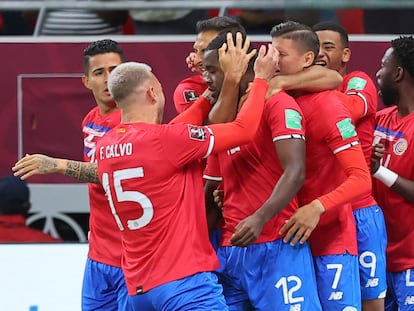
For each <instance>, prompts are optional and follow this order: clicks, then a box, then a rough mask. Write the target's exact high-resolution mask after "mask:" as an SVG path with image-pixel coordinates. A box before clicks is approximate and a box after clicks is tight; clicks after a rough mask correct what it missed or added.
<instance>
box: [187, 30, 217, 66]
mask: <svg viewBox="0 0 414 311" xmlns="http://www.w3.org/2000/svg"><path fill="white" fill-rule="evenodd" d="M217 35H218V32H217V31H205V32H200V33H199V34H197V37H196V40H195V42H194V44H193V48H194V52H195V53H196V57H195V60H194V64H195V67H196V68H197V70H198V71H199V72H203V57H204V50H205V49H206V47H207V45H209V43H210V42H211V41H212V40H213V39H214V38H215V37H217Z"/></svg>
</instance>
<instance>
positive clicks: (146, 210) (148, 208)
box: [102, 167, 154, 231]
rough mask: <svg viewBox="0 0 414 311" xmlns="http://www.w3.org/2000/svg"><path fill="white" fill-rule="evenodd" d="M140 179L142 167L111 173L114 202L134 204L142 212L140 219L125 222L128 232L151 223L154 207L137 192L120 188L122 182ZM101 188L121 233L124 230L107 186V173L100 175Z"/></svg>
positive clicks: (145, 197) (142, 172)
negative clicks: (138, 206)
mask: <svg viewBox="0 0 414 311" xmlns="http://www.w3.org/2000/svg"><path fill="white" fill-rule="evenodd" d="M140 177H144V169H143V168H142V167H136V168H127V169H122V170H117V171H114V172H113V180H114V189H115V195H116V200H117V201H118V202H135V203H137V204H138V205H140V206H141V208H142V211H143V213H142V216H141V217H139V218H136V219H129V220H127V227H128V229H130V230H137V229H140V228H143V227H145V226H146V225H148V224H149V223H150V222H151V220H152V218H153V216H154V207H153V205H152V202H151V200H150V199H149V198H148V197H147V196H146V195H145V194H143V193H142V192H139V191H125V190H124V189H123V188H122V181H123V180H128V179H132V178H140ZM102 186H103V188H104V190H105V192H106V195H107V198H108V201H109V206H110V208H111V212H112V215H113V216H114V218H115V221H116V223H117V224H118V227H119V229H120V230H121V231H124V230H125V228H124V226H123V224H122V222H121V219H120V217H119V215H118V213H117V211H116V208H115V204H114V200H113V197H112V193H111V187H110V186H109V174H108V173H103V174H102Z"/></svg>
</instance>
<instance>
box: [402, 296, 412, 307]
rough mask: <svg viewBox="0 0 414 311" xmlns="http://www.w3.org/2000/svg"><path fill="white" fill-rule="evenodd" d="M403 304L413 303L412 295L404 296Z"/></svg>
mask: <svg viewBox="0 0 414 311" xmlns="http://www.w3.org/2000/svg"><path fill="white" fill-rule="evenodd" d="M404 304H405V305H414V296H407V297H406V298H405V302H404Z"/></svg>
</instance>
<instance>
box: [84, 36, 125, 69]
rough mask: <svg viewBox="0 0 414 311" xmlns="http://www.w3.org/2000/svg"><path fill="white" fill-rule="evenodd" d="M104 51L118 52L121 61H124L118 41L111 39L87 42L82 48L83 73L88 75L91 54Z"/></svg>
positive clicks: (103, 52)
mask: <svg viewBox="0 0 414 311" xmlns="http://www.w3.org/2000/svg"><path fill="white" fill-rule="evenodd" d="M105 53H116V54H119V56H120V57H121V60H122V62H125V55H124V51H123V50H122V49H121V47H120V46H119V45H118V42H116V41H114V40H111V39H103V40H97V41H94V42H92V43H91V44H89V45H88V46H87V47H86V48H85V49H84V50H83V71H84V73H85V75H88V72H89V58H91V56H95V55H99V54H105Z"/></svg>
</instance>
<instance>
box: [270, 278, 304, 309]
mask: <svg viewBox="0 0 414 311" xmlns="http://www.w3.org/2000/svg"><path fill="white" fill-rule="evenodd" d="M289 282H295V285H293V286H291V287H290V288H289V289H288V283H289ZM275 287H276V288H280V287H282V292H283V302H284V304H285V305H287V304H295V303H299V302H303V301H304V300H305V298H304V297H303V296H299V297H293V295H294V294H295V292H297V291H298V290H299V289H301V287H302V280H301V279H300V278H299V277H298V276H296V275H290V276H288V277H282V278H280V279H279V281H277V283H276V284H275Z"/></svg>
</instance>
